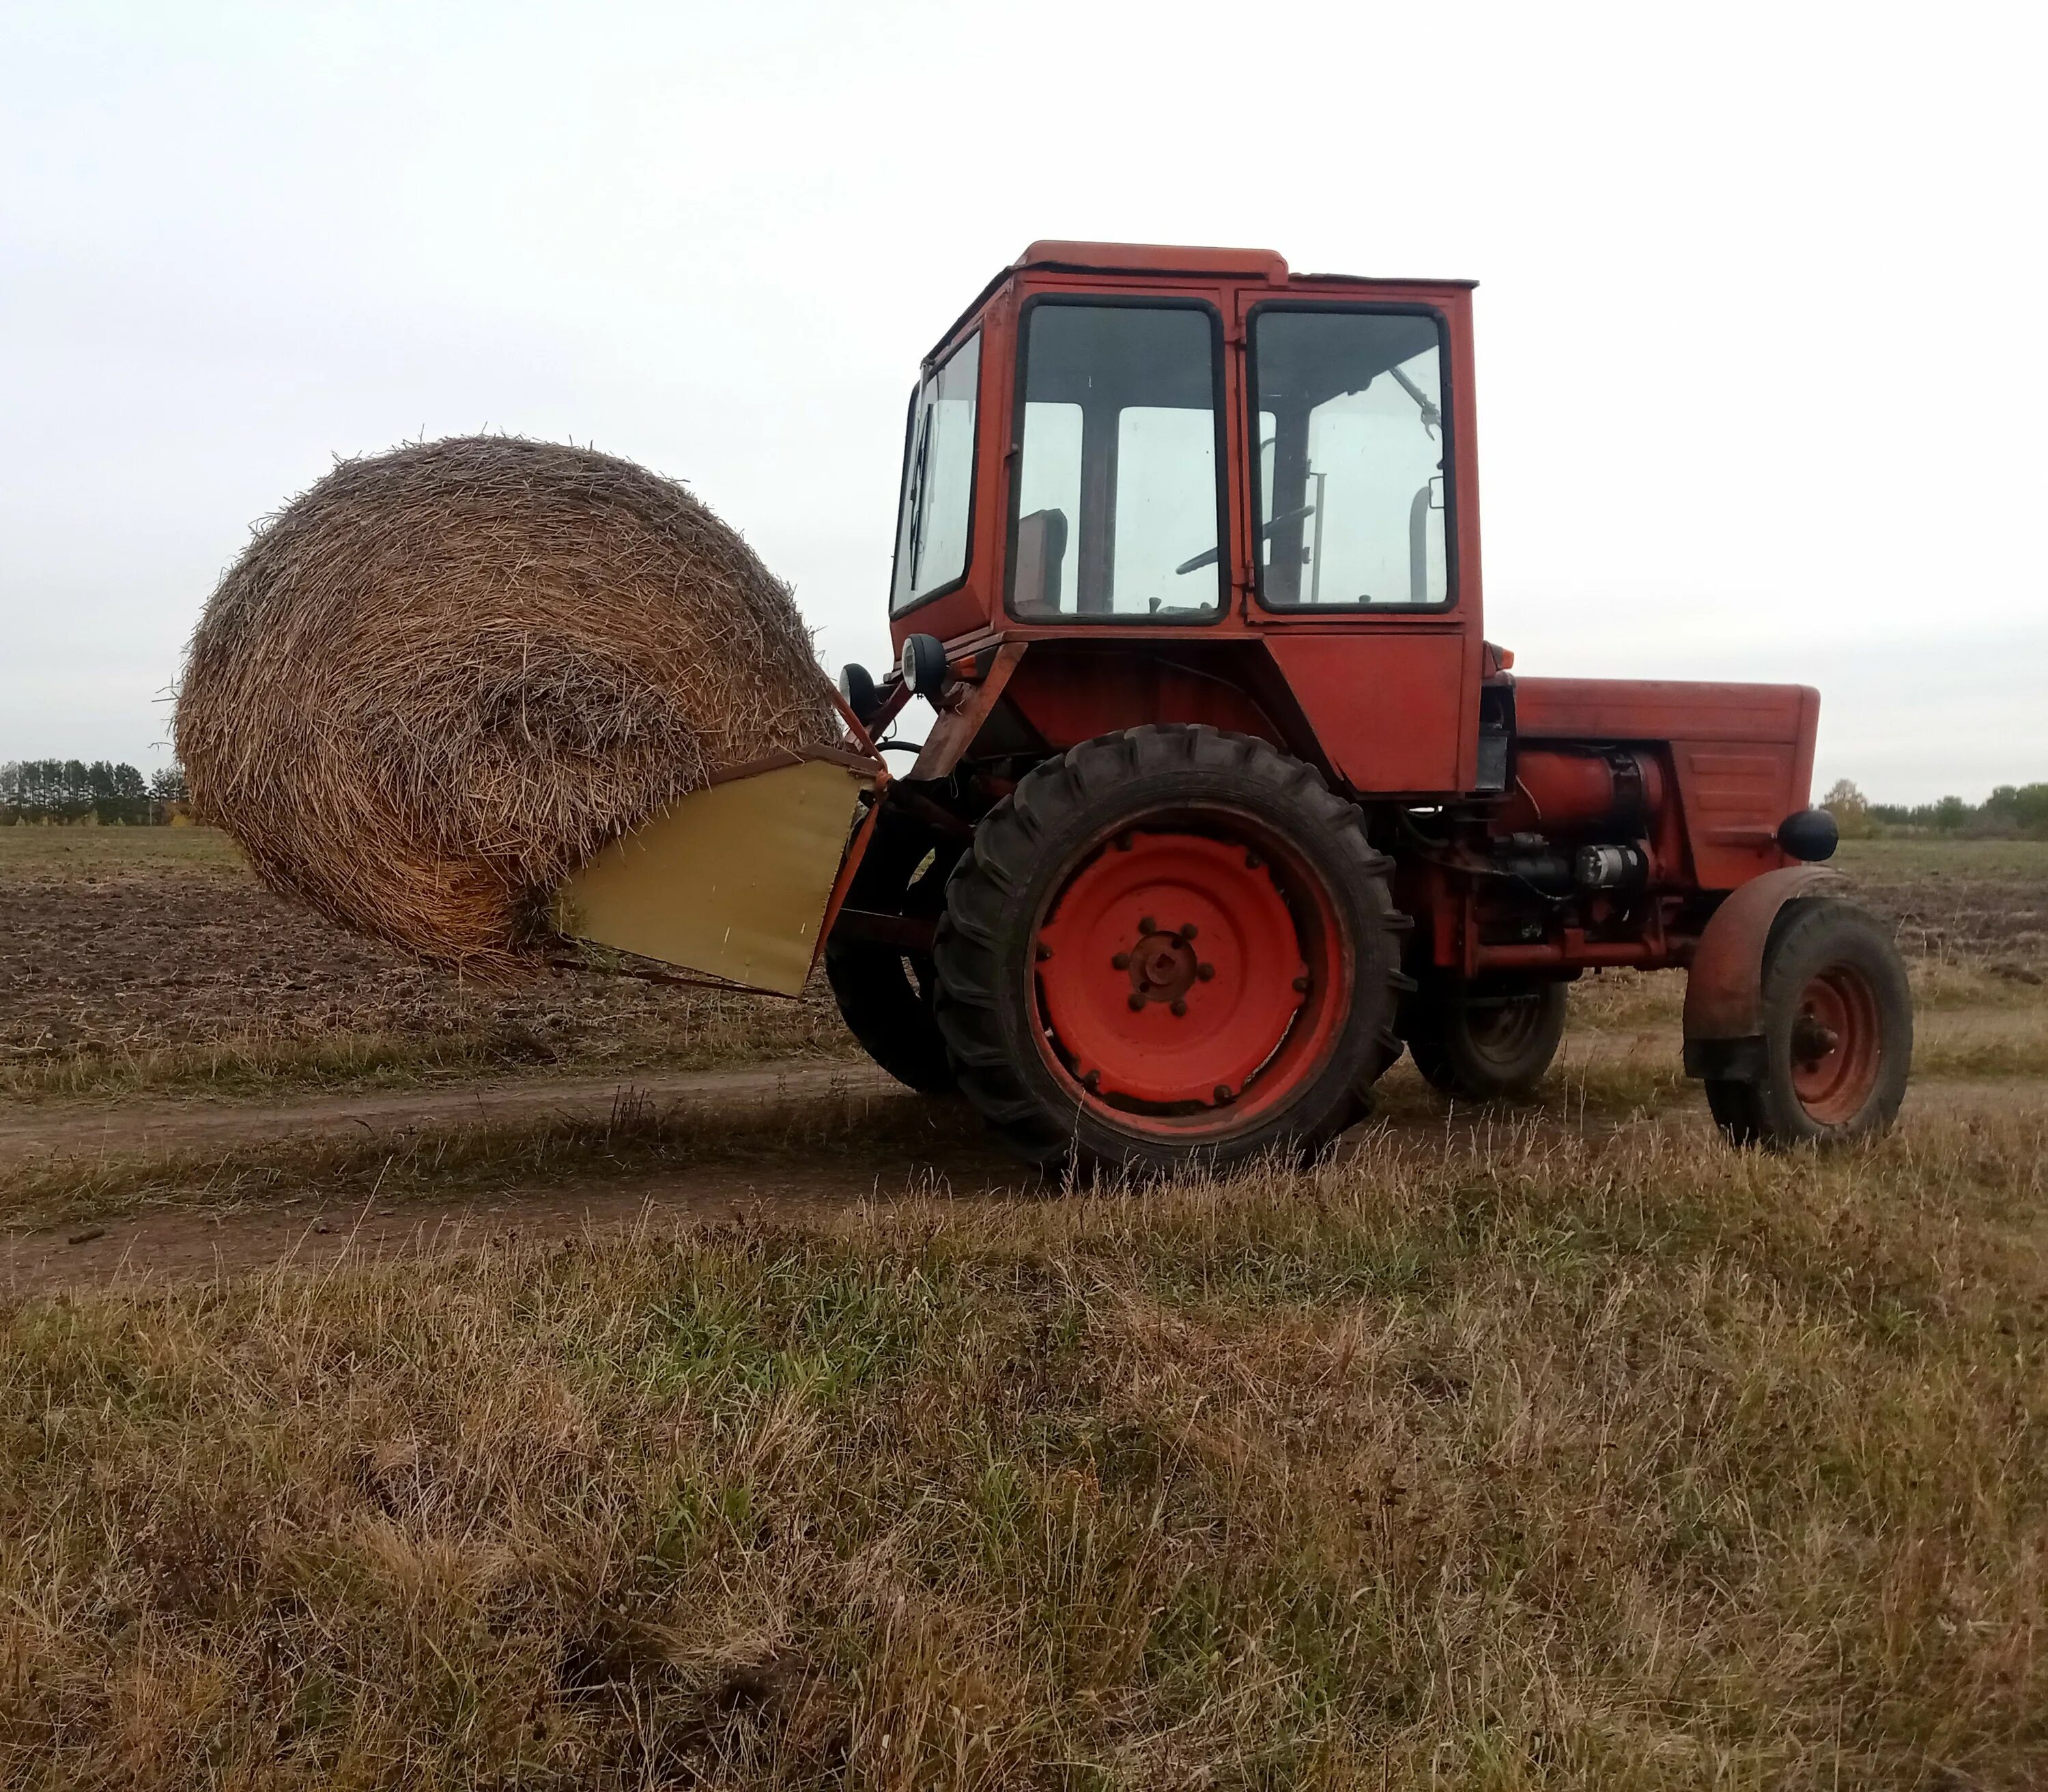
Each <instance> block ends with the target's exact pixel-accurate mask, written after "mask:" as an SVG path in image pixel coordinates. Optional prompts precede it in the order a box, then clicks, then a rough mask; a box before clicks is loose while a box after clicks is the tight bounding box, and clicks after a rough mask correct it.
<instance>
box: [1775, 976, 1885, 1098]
mask: <svg viewBox="0 0 2048 1792" xmlns="http://www.w3.org/2000/svg"><path fill="white" fill-rule="evenodd" d="M1791 1048H1792V1092H1793V1093H1794V1095H1795V1096H1798V1101H1799V1105H1800V1106H1801V1107H1803V1108H1805V1109H1806V1113H1807V1115H1808V1117H1809V1119H1812V1120H1813V1122H1814V1123H1816V1124H1817V1125H1820V1126H1824V1127H1833V1126H1844V1125H1846V1124H1847V1123H1848V1122H1849V1121H1851V1120H1852V1119H1855V1118H1856V1115H1858V1114H1859V1113H1860V1112H1861V1111H1862V1110H1863V1106H1864V1103H1865V1102H1866V1101H1868V1100H1869V1099H1870V1093H1871V1091H1872V1089H1873V1088H1875V1087H1876V1086H1877V1073H1878V1065H1879V1059H1880V1057H1882V1055H1883V1047H1882V1043H1881V1032H1880V1022H1879V1016H1878V1003H1877V992H1876V991H1875V989H1873V988H1872V987H1871V983H1870V979H1868V978H1867V977H1866V976H1864V974H1863V972H1860V971H1859V970H1858V969H1856V968H1855V967H1854V966H1853V965H1848V964H1831V965H1829V967H1828V968H1826V969H1825V970H1822V971H1819V972H1815V973H1814V975H1813V976H1811V977H1809V979H1807V980H1806V987H1805V988H1803V989H1802V990H1801V991H1800V992H1799V1003H1798V1011H1797V1012H1796V1013H1795V1014H1794V1016H1793V1020H1792V1035H1791Z"/></svg>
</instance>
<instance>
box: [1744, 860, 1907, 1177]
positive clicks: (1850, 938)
mask: <svg viewBox="0 0 2048 1792" xmlns="http://www.w3.org/2000/svg"><path fill="white" fill-rule="evenodd" d="M1762 1007H1763V1039H1762V1041H1761V1048H1762V1049H1761V1050H1760V1052H1759V1054H1758V1056H1757V1058H1756V1061H1755V1065H1754V1066H1753V1069H1752V1072H1751V1075H1750V1076H1747V1077H1744V1078H1741V1079H1736V1078H1717V1079H1711V1080H1709V1082H1708V1084H1707V1104H1708V1106H1709V1107H1710V1108H1711V1109H1712V1112H1713V1116H1714V1119H1715V1120H1716V1123H1718V1124H1719V1125H1720V1129H1721V1131H1723V1132H1724V1133H1725V1134H1726V1135H1728V1139H1729V1141H1730V1142H1732V1143H1733V1144H1736V1145H1757V1146H1763V1147H1765V1148H1766V1149H1767V1150H1785V1149H1786V1148H1788V1147H1790V1146H1794V1145H1807V1144H1835V1143H1840V1142H1845V1141H1847V1140H1850V1139H1854V1138H1863V1137H1865V1136H1867V1135H1870V1134H1873V1133H1880V1132H1883V1131H1885V1130H1887V1128H1888V1127H1890V1126H1891V1123H1892V1121H1893V1119H1895V1117H1896V1116H1897V1115H1898V1112H1899V1104H1900V1103H1901V1102H1902V1101H1903V1100H1905V1098H1906V1076H1907V1075H1908V1073H1909V1072H1910V1070H1911V1069H1912V1064H1913V997H1912V993H1911V991H1910V989H1909V988H1908V987H1907V984H1906V966H1905V963H1904V961H1903V960H1902V959H1901V958H1900V957H1899V948H1898V947H1897V946H1895V944H1893V943H1892V940H1891V934H1890V933H1887V931H1886V930H1885V929H1883V927H1882V926H1881V925H1879V923H1878V922H1877V921H1876V920H1875V918H1873V917H1872V916H1870V915H1869V914H1867V913H1865V912H1864V910H1861V909H1859V908H1856V907H1855V906H1852V904H1850V903H1848V902H1837V901H1835V900H1833V899H1832V898H1829V899H1821V900H1813V901H1808V902H1800V903H1798V904H1797V905H1795V906H1794V907H1793V909H1792V910H1791V911H1790V913H1788V914H1787V915H1786V918H1785V919H1784V920H1783V921H1782V922H1781V923H1780V925H1779V926H1778V929H1777V931H1776V933H1775V934H1774V935H1773V937H1772V938H1771V944H1770V945H1769V946H1768V947H1767V948H1766V951H1765V953H1764V960H1763V1000H1762Z"/></svg>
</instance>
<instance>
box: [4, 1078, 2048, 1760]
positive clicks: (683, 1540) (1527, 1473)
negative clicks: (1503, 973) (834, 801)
mask: <svg viewBox="0 0 2048 1792" xmlns="http://www.w3.org/2000/svg"><path fill="white" fill-rule="evenodd" d="M2044 1145H2048V1139H2045V1138H2044V1137H2043V1133H2042V1120H2041V1119H2040V1117H2039V1116H2038V1115H2034V1116H2032V1117H2027V1116H2021V1115H2009V1116H2007V1117H2005V1118H2003V1119H2000V1120H1998V1121H1996V1122H1995V1123H1985V1124H1980V1125H1968V1126H1965V1125H1962V1124H1960V1123H1953V1122H1942V1121H1930V1122H1928V1123H1925V1124H1923V1125H1922V1126H1920V1127H1917V1128H1915V1129H1914V1130H1913V1131H1910V1133H1909V1134H1908V1135H1905V1136H1902V1137H1899V1138H1895V1139H1893V1140H1892V1141H1891V1142H1887V1144H1885V1145H1883V1146H1881V1147H1879V1148H1878V1149H1876V1150H1872V1151H1869V1152H1866V1153H1864V1154H1855V1155H1850V1156H1846V1157H1840V1158H1833V1159H1827V1160H1814V1159H1811V1158H1794V1159H1790V1160H1783V1159H1779V1160H1766V1159H1759V1158H1751V1157H1739V1156H1736V1155H1734V1154H1728V1153H1724V1152H1720V1151H1702V1150H1700V1149H1699V1147H1698V1144H1697V1141H1696V1140H1693V1139H1683V1140H1678V1141H1674V1140H1672V1139H1670V1138H1667V1137H1666V1136H1665V1135H1662V1133H1660V1132H1658V1131H1656V1130H1654V1129H1643V1130H1641V1131H1633V1132H1624V1133H1622V1134H1619V1135H1611V1136H1608V1137H1607V1138H1592V1137H1589V1136H1588V1137H1563V1138H1561V1137H1559V1136H1558V1135H1557V1134H1556V1133H1555V1132H1554V1131H1550V1130H1545V1131H1538V1130H1536V1129H1534V1128H1527V1127H1524V1128H1521V1129H1515V1128H1512V1127H1511V1128H1508V1129H1506V1130H1505V1131H1497V1132H1496V1133H1495V1135H1492V1136H1491V1137H1488V1138H1484V1139H1482V1140H1480V1141H1478V1142H1476V1143H1475V1144H1474V1145H1472V1146H1469V1147H1458V1146H1450V1147H1448V1148H1447V1147H1446V1146H1445V1145H1444V1144H1442V1143H1441V1142H1413V1143H1410V1144H1406V1145H1403V1144H1402V1143H1400V1142H1398V1141H1394V1140H1389V1141H1387V1142H1384V1143H1383V1148H1382V1149H1381V1150H1378V1151H1377V1152H1375V1153H1374V1154H1370V1155H1369V1156H1367V1158H1363V1159H1361V1160H1360V1161H1359V1162H1356V1163H1354V1164H1352V1165H1351V1166H1343V1167H1339V1168H1335V1169H1328V1170H1326V1171H1324V1172H1322V1173H1317V1174H1314V1175H1309V1176H1295V1175H1291V1174H1283V1173H1277V1172H1267V1173H1259V1174H1255V1175H1251V1176H1248V1177H1243V1178H1241V1179H1239V1180H1237V1181H1232V1182H1230V1183H1228V1184H1225V1185H1213V1184H1208V1183H1201V1182H1193V1183H1189V1184H1186V1185H1182V1186H1180V1187H1177V1188H1175V1189H1169V1190H1164V1191H1159V1192H1156V1193H1152V1194H1149V1195H1146V1196H1144V1197H1094V1198H1078V1197H1076V1198H1070V1199H1068V1200H1045V1201H1038V1202H1034V1203H1026V1204H1011V1205H1009V1206H1006V1207H1003V1208H999V1209H996V1210H993V1211H991V1210H983V1209H975V1210H972V1211H963V1210H960V1209H952V1208H946V1207H944V1206H943V1205H939V1206H933V1207H932V1208H929V1209H928V1210H925V1211H924V1212H921V1213H918V1214H917V1215H916V1216H913V1217H912V1218H910V1219H908V1220H900V1219H899V1220H896V1221H893V1222H890V1223H887V1224H882V1223H878V1222H870V1223H867V1224H855V1225H854V1226H852V1227H851V1228H850V1229H849V1230H848V1231H847V1232H844V1233H843V1234H840V1235H809V1234H800V1233H793V1232H775V1231H770V1230H762V1229H758V1228H739V1229H735V1230H731V1231H725V1232H716V1233H708V1234H698V1235H692V1236H685V1237H676V1238H662V1237H655V1236H643V1237H639V1238H631V1239H619V1240H615V1241H611V1242H606V1243H596V1242H586V1243H581V1244H579V1245H576V1246H575V1247H568V1248H561V1249H553V1250H546V1251H541V1250H537V1249H533V1248H518V1247H515V1248H512V1249H509V1250H504V1251H491V1252H487V1253H483V1254H479V1255H471V1256H465V1257H460V1258H444V1259H438V1260H430V1261H428V1262H426V1263H413V1264H409V1265H393V1266H383V1267H378V1268H359V1269H347V1270H336V1271H333V1272H331V1273H328V1274H324V1275H320V1276H318V1277H313V1276H290V1275H279V1276H276V1277H273V1278H267V1279H262V1280H250V1281H246V1282H240V1283H237V1284H232V1285H227V1286H211V1287H204V1288H200V1289H196V1290H188V1291H185V1292H180V1293H153V1292H150V1291H148V1290H134V1291H131V1292H128V1293H124V1294H112V1295H104V1296H94V1297H75V1298H72V1299H70V1300H67V1301H59V1302H56V1303H49V1304H35V1305H26V1306H24V1307H21V1308H20V1309H17V1310H16V1311H15V1312H14V1313H13V1314H12V1315H11V1316H10V1317H9V1319H8V1321H7V1322H6V1328H5V1330H4V1332H3V1333H0V1401H4V1414H0V1427H4V1436H5V1439H6V1444H7V1447H8V1449H9V1450H10V1454H11V1460H12V1469H11V1472H10V1475H9V1476H8V1477H6V1479H5V1480H4V1481H0V1612H4V1616H0V1763H3V1764H4V1769H3V1770H0V1771H6V1774H7V1775H9V1776H10V1778H11V1780H12V1781H13V1782H14V1783H17V1784H22V1785H29V1786H78V1785H82V1784H109V1785H111V1784H117V1783H118V1784H120V1785H122V1786H179V1787H183V1786H191V1785H194V1784H198V1783H206V1784H211V1785H218V1786H292V1785H308V1786H312V1785H318V1786H337V1787H355V1786H383V1785H401V1784H402V1785H405V1786H409V1787H440V1786H477V1785H493V1786H578V1787H584V1786H652V1785H668V1786H695V1785H702V1786H774V1787H798V1786H807V1787H808V1786H820V1787H824V1786H860V1787H904V1788H909V1787H913V1786H914V1787H954V1786H960V1787H966V1786H973V1787H1008V1786H1103V1787H1106V1786H1129V1787H1141V1786H1142V1787H1161V1788H1168V1787H1171V1788H1179V1787H1184V1786H1197V1785H1202V1786H1272V1787H1279V1786H1288V1787H1294V1786H1305V1787H1324V1786H1328V1787H1336V1786H1345V1787H1350V1786H1360V1787H1371V1786H1383V1785H1416V1786H1419V1785H1423V1784H1441V1785H1457V1786H1480V1787H1493V1788H1507V1787H1528V1786H1588V1787H1600V1788H1603V1789H1605V1788H1612V1787H1636V1786H1640V1787H1662V1786H1699V1785H1705V1784H1714V1785H1727V1786H1764V1785H1768V1786H1830V1787H1832V1786H1858V1787H1869V1786H1902V1787H1903V1786H1929V1785H1943V1786H1954V1787H1962V1786H2011V1787H2020V1786H2031V1785H2037V1784H2038V1783H2039V1773H2040V1769H2041V1767H2042V1763H2043V1761H2044V1760H2048V1718H2044V1716H2043V1713H2044V1712H2048V1658H2044V1657H2043V1654H2042V1648H2041V1640H2042V1639H2041V1635H2040V1631H2041V1624H2042V1612H2043V1610H2044V1599H2048V1378H2044V1376H2043V1375H2042V1353H2043V1349H2044V1346H2048V1267H2044V1257H2043V1243H2044V1232H2043V1226H2042V1197H2043V1194H2044V1193H2048V1190H2044V1187H2043V1169H2042V1165H2043V1162H2044Z"/></svg>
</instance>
